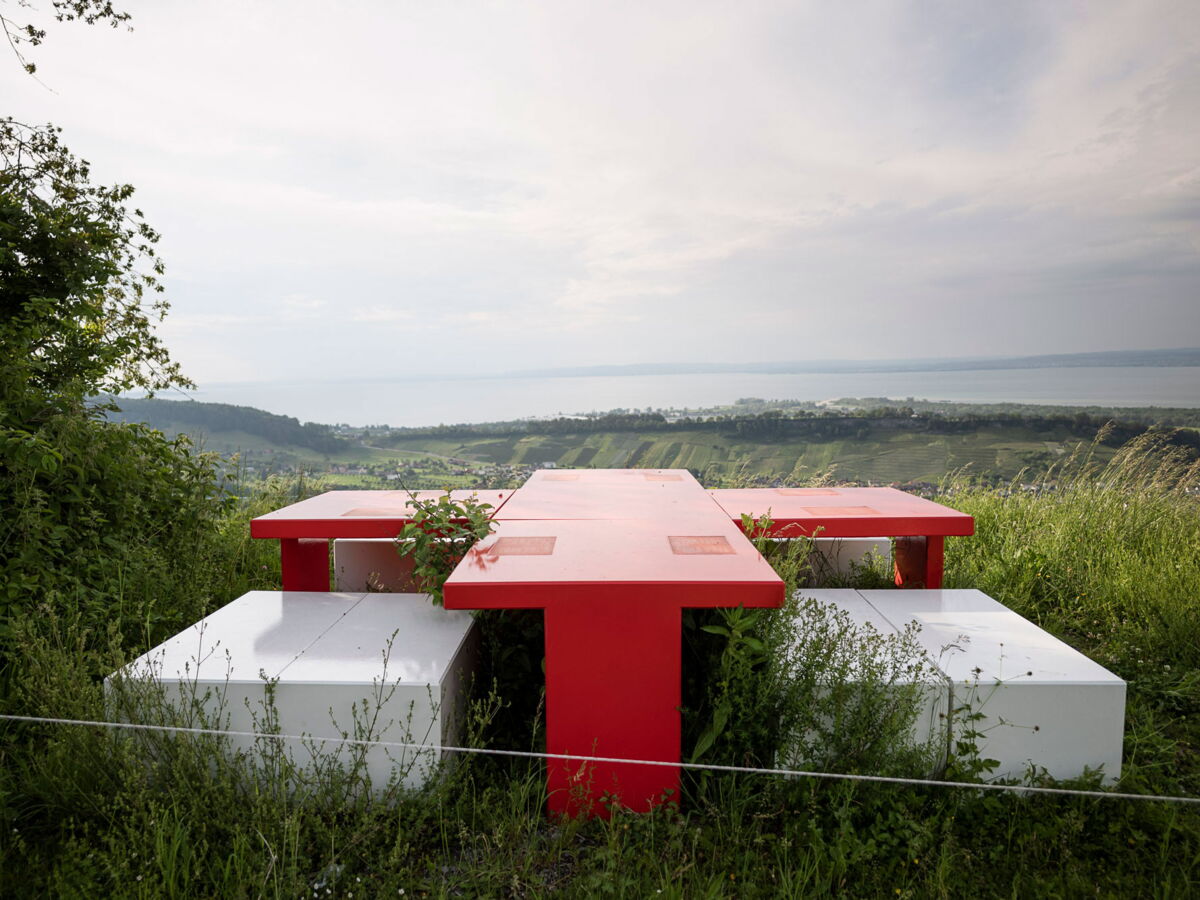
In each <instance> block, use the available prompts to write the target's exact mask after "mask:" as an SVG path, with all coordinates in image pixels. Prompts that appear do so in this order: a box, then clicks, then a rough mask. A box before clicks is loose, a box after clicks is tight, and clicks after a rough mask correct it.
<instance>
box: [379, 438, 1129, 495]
mask: <svg viewBox="0 0 1200 900" xmlns="http://www.w3.org/2000/svg"><path fill="white" fill-rule="evenodd" d="M1055 438H1057V439H1055ZM393 441H394V444H395V446H396V447H399V448H404V449H407V450H409V451H412V452H429V453H434V454H440V455H445V456H455V457H460V458H464V459H471V460H476V461H479V462H485V463H514V464H529V465H539V464H541V463H543V462H555V463H557V464H558V465H560V466H594V467H597V468H622V467H627V466H640V467H644V468H689V469H692V470H694V471H696V472H703V473H705V474H706V478H709V479H723V478H729V477H733V476H734V475H736V474H737V473H739V472H752V473H756V474H760V475H764V476H770V477H781V478H785V477H788V476H789V475H791V474H792V473H793V472H797V471H799V472H822V471H826V470H828V469H829V468H830V467H835V468H836V472H837V475H838V477H839V478H843V479H848V480H858V481H872V482H876V483H890V482H907V481H927V482H935V483H936V482H938V481H940V480H941V479H942V478H943V477H944V476H945V474H946V473H947V472H950V471H959V470H962V469H964V468H968V467H969V469H970V470H971V471H975V472H987V473H991V474H994V475H997V476H999V477H1001V478H1012V477H1015V476H1016V475H1017V474H1018V473H1020V472H1022V471H1023V470H1024V469H1025V468H1026V467H1028V466H1030V465H1034V464H1036V465H1037V466H1039V467H1044V466H1045V465H1046V464H1047V461H1048V460H1053V459H1055V458H1056V457H1057V456H1059V455H1060V454H1063V453H1065V452H1066V451H1067V449H1068V448H1069V447H1070V442H1069V436H1068V435H1066V434H1065V433H1063V434H1055V435H1051V436H1050V439H1047V435H1046V434H1043V433H1041V432H1037V431H1036V430H1034V429H1032V428H1026V427H1023V426H1015V425H1014V426H1012V427H1010V428H992V427H989V428H982V429H980V430H978V431H975V432H970V433H964V434H924V433H909V432H897V433H894V434H883V435H876V436H872V437H868V438H863V439H840V438H839V439H834V440H808V439H800V438H793V439H781V440H778V441H756V440H750V439H743V438H738V437H735V436H730V435H723V434H720V433H717V432H713V431H678V430H672V431H671V432H666V433H655V432H650V433H644V434H643V433H637V432H607V433H599V434H596V433H590V434H579V435H526V436H523V437H515V436H514V437H506V438H503V439H496V438H491V437H480V438H477V439H470V440H462V439H446V438H407V439H393ZM1097 452H1098V453H1101V454H1104V455H1106V456H1108V455H1111V452H1112V451H1111V449H1110V448H1102V449H1098V450H1097Z"/></svg>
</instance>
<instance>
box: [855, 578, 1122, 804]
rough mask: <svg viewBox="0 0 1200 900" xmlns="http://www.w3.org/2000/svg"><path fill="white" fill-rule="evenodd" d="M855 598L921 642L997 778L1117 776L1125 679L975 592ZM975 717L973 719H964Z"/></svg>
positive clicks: (958, 727) (959, 729)
mask: <svg viewBox="0 0 1200 900" xmlns="http://www.w3.org/2000/svg"><path fill="white" fill-rule="evenodd" d="M859 594H860V595H861V596H862V597H863V599H865V600H866V601H867V602H868V603H870V605H871V606H872V607H873V608H874V609H875V610H877V611H878V612H879V613H880V614H882V615H883V617H884V618H886V619H887V621H889V622H890V623H891V624H892V625H893V626H894V627H896V628H897V629H900V628H903V627H904V626H905V624H906V623H908V622H910V621H913V622H916V623H917V624H918V625H919V626H920V628H921V631H920V634H919V639H920V641H921V644H922V645H923V646H924V648H925V651H926V653H928V654H929V656H930V658H932V659H933V660H934V661H935V662H936V664H937V666H938V668H940V669H941V670H942V672H944V673H945V674H946V676H947V678H948V679H949V680H950V684H951V699H950V703H951V708H952V710H953V713H952V723H953V729H954V735H955V737H956V738H960V737H962V736H963V735H964V734H965V732H966V731H968V730H973V731H977V732H980V733H981V734H982V737H981V738H979V740H978V749H979V753H980V756H981V757H982V758H984V759H995V760H999V762H1000V765H999V768H998V769H996V770H995V771H994V772H992V773H991V777H996V778H1016V779H1020V778H1023V777H1024V776H1025V775H1026V774H1027V772H1028V770H1029V766H1030V765H1034V766H1037V767H1038V769H1039V770H1040V769H1044V770H1045V771H1046V772H1047V773H1048V774H1050V775H1051V776H1053V777H1054V778H1058V779H1066V778H1076V777H1078V776H1080V775H1082V774H1083V773H1084V770H1085V768H1086V769H1092V770H1094V769H1100V768H1101V767H1102V768H1103V773H1104V779H1105V781H1108V782H1112V781H1115V780H1116V779H1117V778H1119V777H1120V774H1121V748H1122V738H1123V735H1124V730H1125V682H1124V681H1122V680H1121V679H1120V678H1118V677H1117V676H1116V675H1113V674H1112V673H1111V672H1109V671H1108V670H1107V669H1105V668H1104V667H1103V666H1101V665H1099V664H1098V663H1095V662H1093V661H1092V660H1090V659H1088V658H1087V657H1086V656H1084V655H1083V654H1082V653H1080V652H1079V651H1077V650H1075V649H1074V648H1072V647H1070V646H1068V645H1067V644H1065V643H1063V642H1062V641H1060V640H1059V639H1058V638H1056V637H1054V636H1053V635H1051V634H1049V633H1047V632H1046V631H1044V630H1042V629H1041V628H1039V627H1038V626H1037V625H1034V624H1033V623H1032V622H1030V621H1029V620H1028V619H1024V618H1022V617H1021V616H1019V615H1017V614H1016V613H1015V612H1013V611H1012V610H1010V609H1008V608H1007V607H1005V606H1003V605H1002V604H1000V603H998V602H997V601H995V600H993V599H992V598H991V597H989V596H987V595H986V594H983V593H981V592H980V591H975V590H925V591H918V590H870V591H860V592H859ZM976 713H977V714H979V715H980V716H981V718H979V719H978V720H975V721H972V720H970V719H968V715H970V714H976Z"/></svg>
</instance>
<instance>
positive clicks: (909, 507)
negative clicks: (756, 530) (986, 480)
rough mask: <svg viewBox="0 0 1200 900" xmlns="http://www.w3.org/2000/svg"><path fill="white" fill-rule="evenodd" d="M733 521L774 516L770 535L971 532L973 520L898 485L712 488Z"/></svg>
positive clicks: (716, 498)
mask: <svg viewBox="0 0 1200 900" xmlns="http://www.w3.org/2000/svg"><path fill="white" fill-rule="evenodd" d="M709 493H711V494H712V496H713V499H715V500H716V501H717V503H718V504H720V506H721V508H722V509H724V510H725V511H726V512H727V513H728V514H729V516H730V518H731V519H732V520H733V521H734V522H735V523H740V522H741V517H742V514H743V513H747V514H749V515H750V516H752V517H753V518H755V519H757V518H759V517H760V516H764V515H770V517H771V519H772V520H773V522H774V524H773V525H772V527H771V531H770V534H771V536H772V537H811V536H820V537H829V538H835V537H842V538H845V537H896V536H916V535H919V536H925V535H939V536H943V537H944V536H947V535H970V534H974V533H975V520H974V519H973V518H972V517H971V516H969V515H967V514H966V513H961V512H959V511H958V510H956V509H950V508H949V507H947V506H942V505H941V504H940V503H934V502H933V501H932V500H926V499H925V498H924V497H916V496H914V495H912V494H909V493H906V492H905V491H899V490H896V489H895V488H870V487H868V488H855V487H851V488H746V489H738V490H718V491H710V492H709Z"/></svg>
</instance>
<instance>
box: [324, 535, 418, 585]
mask: <svg viewBox="0 0 1200 900" xmlns="http://www.w3.org/2000/svg"><path fill="white" fill-rule="evenodd" d="M333 589H334V590H335V591H389V592H393V593H400V594H409V593H417V587H416V584H415V583H414V581H413V559H412V557H411V556H401V555H400V554H399V553H398V552H396V542H395V541H393V540H392V539H391V538H338V539H337V540H335V541H334V542H333Z"/></svg>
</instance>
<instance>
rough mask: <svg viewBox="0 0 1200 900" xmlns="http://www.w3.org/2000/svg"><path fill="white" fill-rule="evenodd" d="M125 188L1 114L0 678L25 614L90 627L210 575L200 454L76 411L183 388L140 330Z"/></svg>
mask: <svg viewBox="0 0 1200 900" xmlns="http://www.w3.org/2000/svg"><path fill="white" fill-rule="evenodd" d="M132 194H133V188H131V187H130V186H129V185H116V186H114V187H105V186H101V185H96V184H93V183H92V181H91V179H90V172H89V167H88V164H87V162H86V161H84V160H80V159H77V158H75V157H74V156H73V155H72V154H71V153H70V152H69V151H68V150H67V149H66V148H65V147H64V146H63V145H62V143H61V141H60V139H59V131H58V129H56V128H53V127H50V126H47V127H44V128H31V127H27V126H25V125H22V124H20V123H17V122H14V121H13V120H11V119H7V120H0V509H3V510H4V515H3V517H0V571H2V572H3V577H2V578H0V676H2V675H3V674H4V672H5V670H6V668H7V666H6V663H7V662H8V660H7V659H6V655H7V651H8V649H9V640H10V638H11V623H12V622H13V621H15V618H14V617H19V615H20V614H22V612H23V611H24V613H28V612H29V611H30V610H31V609H34V608H37V609H39V610H42V611H43V612H45V613H48V614H55V613H64V612H66V611H68V610H75V611H77V612H79V613H82V615H83V619H84V620H85V621H88V622H91V623H95V624H96V625H97V626H98V625H99V624H100V623H103V622H108V621H112V616H113V614H114V610H119V609H121V608H124V607H128V606H129V605H130V604H131V603H132V604H134V605H139V606H145V605H146V604H151V603H152V602H153V598H154V596H155V593H156V592H157V591H158V590H161V589H163V588H164V587H165V586H167V585H168V584H171V583H173V582H179V581H187V582H188V583H191V584H193V585H197V584H199V583H200V581H201V579H198V578H197V577H196V576H195V572H194V569H195V567H196V566H197V565H201V566H211V563H205V562H203V560H202V556H203V553H204V550H203V548H204V547H205V546H207V545H208V544H209V543H211V540H212V538H213V536H214V535H215V534H216V532H217V529H218V526H219V523H220V521H221V519H222V515H223V512H224V509H225V506H226V503H227V501H226V500H225V499H224V493H223V492H222V491H221V489H220V487H219V484H218V481H217V476H216V473H215V471H214V461H213V459H212V458H210V457H204V456H197V455H195V454H192V453H191V452H190V450H189V446H188V441H187V439H186V438H181V439H178V440H176V441H168V440H167V439H166V438H164V437H163V435H162V434H160V433H158V432H156V431H152V430H150V429H148V428H146V427H144V426H140V425H128V424H123V423H122V424H114V423H110V422H107V421H105V420H104V418H103V415H102V407H101V406H98V405H96V404H90V403H88V402H87V401H88V399H89V398H92V397H94V396H95V395H97V394H99V393H100V392H102V391H104V392H111V393H116V392H119V391H124V390H129V389H131V388H144V389H147V390H155V389H161V388H166V387H168V386H171V385H174V384H184V383H186V380H185V379H184V378H183V377H182V375H181V374H180V372H179V369H178V367H177V366H176V365H175V363H173V362H172V361H171V360H170V358H169V356H168V354H167V351H166V348H165V347H164V346H163V344H162V342H161V341H160V340H159V339H158V337H157V336H156V335H155V334H154V332H153V325H154V321H155V320H157V319H158V318H161V316H162V315H163V313H165V311H166V309H167V304H166V302H165V301H164V300H163V298H162V293H161V290H162V288H161V284H160V283H159V276H160V275H161V273H162V265H161V263H160V262H159V260H158V258H157V257H156V256H155V254H154V249H153V245H154V242H155V241H156V240H157V239H158V235H157V234H156V233H155V232H154V231H153V230H152V229H151V228H150V227H149V226H148V225H147V224H146V223H145V222H144V221H143V219H142V215H141V212H140V211H138V210H132V211H130V210H129V209H128V208H127V205H126V204H127V203H128V201H129V199H130V197H131V196H132ZM197 593H198V592H197ZM200 599H201V602H203V599H202V598H200ZM147 621H148V620H147ZM0 680H2V679H0ZM0 693H3V692H2V691H0Z"/></svg>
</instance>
